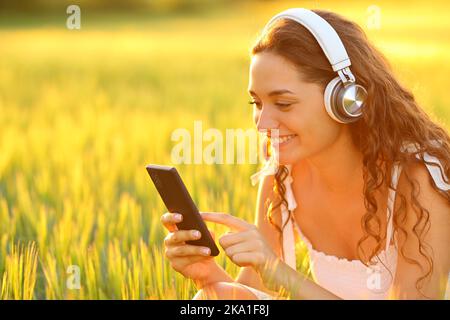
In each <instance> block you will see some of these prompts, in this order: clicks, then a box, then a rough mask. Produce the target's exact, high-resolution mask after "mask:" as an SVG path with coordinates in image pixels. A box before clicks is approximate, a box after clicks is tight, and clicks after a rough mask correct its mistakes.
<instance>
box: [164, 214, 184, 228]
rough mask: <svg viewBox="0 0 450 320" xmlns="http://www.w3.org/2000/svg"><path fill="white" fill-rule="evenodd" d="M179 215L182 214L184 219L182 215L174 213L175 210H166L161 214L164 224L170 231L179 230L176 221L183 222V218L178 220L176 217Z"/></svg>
mask: <svg viewBox="0 0 450 320" xmlns="http://www.w3.org/2000/svg"><path fill="white" fill-rule="evenodd" d="M177 216H180V217H181V219H183V216H182V215H180V214H177V213H174V212H166V213H164V214H163V215H162V216H161V222H162V224H163V225H164V227H165V228H166V229H167V230H169V231H170V232H173V231H175V230H178V228H177V225H176V223H178V222H181V220H177V219H176V217H177Z"/></svg>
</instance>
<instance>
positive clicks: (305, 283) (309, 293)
mask: <svg viewBox="0 0 450 320" xmlns="http://www.w3.org/2000/svg"><path fill="white" fill-rule="evenodd" d="M259 275H260V277H261V279H262V281H263V282H264V284H265V285H266V286H267V287H268V288H269V289H270V290H273V291H277V292H284V293H285V294H287V295H288V296H289V298H290V299H293V300H338V299H340V298H339V297H338V296H336V295H334V294H333V293H331V292H330V291H328V290H326V289H324V288H323V287H321V286H319V285H318V284H316V283H315V282H314V281H311V280H310V279H308V278H307V277H306V276H304V275H303V274H301V273H300V272H298V271H296V270H294V269H292V268H291V267H289V266H288V265H287V264H286V263H284V262H283V261H281V260H280V259H279V258H277V259H276V260H275V261H272V262H268V264H267V265H266V266H265V267H264V268H263V269H261V270H260V271H259Z"/></svg>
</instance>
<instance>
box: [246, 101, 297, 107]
mask: <svg viewBox="0 0 450 320" xmlns="http://www.w3.org/2000/svg"><path fill="white" fill-rule="evenodd" d="M248 103H249V104H254V105H256V107H257V108H258V109H259V107H258V103H257V102H256V101H249V102H248ZM291 104H292V103H275V105H276V106H277V107H280V108H287V107H289V106H290V105H291Z"/></svg>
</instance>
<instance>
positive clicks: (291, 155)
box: [248, 52, 344, 164]
mask: <svg viewBox="0 0 450 320" xmlns="http://www.w3.org/2000/svg"><path fill="white" fill-rule="evenodd" d="M248 91H249V93H250V95H251V96H252V101H253V102H254V105H253V117H254V121H255V124H256V127H257V129H258V131H261V130H268V129H278V130H279V131H278V134H279V136H280V143H279V145H278V148H276V141H273V144H275V151H276V150H277V149H278V152H279V153H278V156H279V162H280V164H295V163H297V162H298V161H300V160H302V159H304V158H307V157H309V156H312V155H314V154H316V153H318V152H320V151H321V150H322V149H325V148H327V147H329V146H330V145H331V144H333V142H335V141H336V139H337V138H338V137H339V135H340V134H342V132H343V128H344V126H343V125H342V124H339V123H337V122H336V121H334V120H333V119H331V118H330V116H329V115H328V114H327V112H326V110H325V106H324V101H323V89H322V88H321V86H319V85H318V84H314V83H310V82H306V81H304V80H303V79H302V78H301V74H300V73H299V71H298V69H296V67H295V65H294V64H292V63H291V62H289V61H288V60H286V59H284V58H283V57H281V56H280V55H277V54H274V53H270V52H263V53H258V54H256V55H254V56H253V57H252V59H251V64H250V74H249V87H248ZM286 138H288V140H287V141H284V142H283V140H284V139H286ZM274 140H275V139H274Z"/></svg>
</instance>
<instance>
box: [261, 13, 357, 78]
mask: <svg viewBox="0 0 450 320" xmlns="http://www.w3.org/2000/svg"><path fill="white" fill-rule="evenodd" d="M283 18H288V19H291V20H295V21H297V22H298V23H300V24H301V25H303V26H304V27H305V28H307V29H308V30H309V32H311V34H312V35H313V36H314V37H315V38H316V40H317V42H318V43H319V45H320V47H321V48H322V50H323V52H324V53H325V55H326V57H327V59H328V61H329V62H330V64H331V67H332V68H333V71H335V72H338V71H339V70H342V69H344V68H346V67H348V66H350V65H351V62H350V58H349V57H348V54H347V51H346V50H345V47H344V45H343V44H342V41H341V39H340V38H339V36H338V34H337V33H336V31H335V30H334V29H333V27H332V26H331V25H330V24H329V23H328V22H327V21H326V20H325V19H323V18H322V17H321V16H319V15H318V14H316V13H314V12H313V11H311V10H308V9H304V8H291V9H287V10H285V11H282V12H280V13H278V14H277V15H275V16H273V17H272V18H271V19H270V20H269V22H268V23H267V24H266V26H265V27H264V31H266V29H267V28H268V27H269V26H270V25H271V24H272V23H274V22H275V21H277V20H279V19H283ZM344 73H346V72H344ZM341 78H342V77H341ZM350 78H351V77H350Z"/></svg>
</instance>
